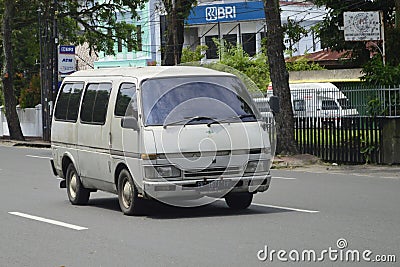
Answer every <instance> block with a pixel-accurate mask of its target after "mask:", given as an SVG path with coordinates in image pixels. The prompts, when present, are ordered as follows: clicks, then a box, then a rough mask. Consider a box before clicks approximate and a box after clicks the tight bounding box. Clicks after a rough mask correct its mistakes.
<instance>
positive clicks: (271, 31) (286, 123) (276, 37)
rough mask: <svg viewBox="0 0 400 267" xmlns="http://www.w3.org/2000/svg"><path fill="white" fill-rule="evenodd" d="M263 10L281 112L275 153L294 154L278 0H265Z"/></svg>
mask: <svg viewBox="0 0 400 267" xmlns="http://www.w3.org/2000/svg"><path fill="white" fill-rule="evenodd" d="M264 11H265V18H266V24H267V56H268V63H269V71H270V75H271V81H272V87H273V91H274V95H276V96H278V97H279V99H280V103H281V112H280V113H279V114H277V116H276V123H277V136H278V140H277V141H278V142H277V148H276V151H277V153H280V154H296V153H297V152H298V151H297V146H296V141H295V139H294V117H293V110H292V103H291V95H290V89H289V73H288V71H287V69H286V65H285V59H284V55H283V53H284V50H285V46H284V44H283V29H282V25H281V15H280V9H279V0H265V1H264Z"/></svg>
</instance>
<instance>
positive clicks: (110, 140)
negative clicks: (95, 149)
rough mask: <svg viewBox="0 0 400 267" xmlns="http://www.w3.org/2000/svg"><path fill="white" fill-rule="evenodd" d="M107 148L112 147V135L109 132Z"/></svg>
mask: <svg viewBox="0 0 400 267" xmlns="http://www.w3.org/2000/svg"><path fill="white" fill-rule="evenodd" d="M108 137H109V138H108V146H109V147H110V148H111V146H112V135H111V132H110V133H108Z"/></svg>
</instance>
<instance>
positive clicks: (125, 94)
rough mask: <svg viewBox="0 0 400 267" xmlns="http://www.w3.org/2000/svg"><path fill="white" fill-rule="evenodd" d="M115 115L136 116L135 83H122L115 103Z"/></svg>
mask: <svg viewBox="0 0 400 267" xmlns="http://www.w3.org/2000/svg"><path fill="white" fill-rule="evenodd" d="M114 114H115V116H129V117H135V118H137V117H138V115H137V114H138V109H137V98H136V85H135V84H134V83H122V84H121V86H120V88H119V91H118V95H117V102H116V103H115V112H114Z"/></svg>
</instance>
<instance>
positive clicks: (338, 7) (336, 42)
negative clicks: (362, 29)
mask: <svg viewBox="0 0 400 267" xmlns="http://www.w3.org/2000/svg"><path fill="white" fill-rule="evenodd" d="M394 2H395V1H394V0H375V1H371V0H360V1H357V3H356V4H355V3H354V1H349V0H315V1H314V3H315V4H317V5H319V6H322V5H324V6H326V7H327V8H328V9H329V15H328V16H326V17H325V18H324V20H323V21H322V22H321V23H319V29H318V31H317V35H318V36H319V37H320V38H321V44H322V46H323V47H324V48H326V47H329V48H331V49H332V50H335V51H343V50H352V51H353V53H352V56H353V58H354V59H355V60H356V61H357V62H358V63H359V64H360V65H362V64H365V63H366V62H367V61H368V60H369V51H368V50H367V48H366V46H365V42H346V41H345V40H344V34H343V30H340V29H341V27H343V12H345V11H382V12H383V14H384V24H385V30H386V32H387V33H388V34H389V35H387V34H386V36H385V38H386V40H391V39H392V38H393V37H392V35H391V34H390V33H389V32H390V31H389V29H390V28H391V27H392V25H394V16H393V14H394ZM398 38H399V37H397V38H396V40H399V39H398ZM398 43H399V41H397V43H396V44H395V46H394V47H393V48H394V49H389V48H388V51H387V52H388V54H387V55H388V58H395V54H393V56H392V54H390V53H392V52H389V51H393V52H394V51H396V50H397V46H398ZM399 60H400V59H399Z"/></svg>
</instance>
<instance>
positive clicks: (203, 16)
mask: <svg viewBox="0 0 400 267" xmlns="http://www.w3.org/2000/svg"><path fill="white" fill-rule="evenodd" d="M258 19H265V13H264V3H263V2H262V1H255V2H239V3H230V4H219V5H204V6H196V7H194V8H193V9H192V10H191V11H190V14H189V17H188V18H187V20H186V24H188V25H194V24H207V23H217V22H234V21H245V20H258Z"/></svg>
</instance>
